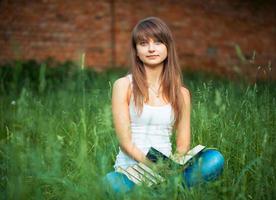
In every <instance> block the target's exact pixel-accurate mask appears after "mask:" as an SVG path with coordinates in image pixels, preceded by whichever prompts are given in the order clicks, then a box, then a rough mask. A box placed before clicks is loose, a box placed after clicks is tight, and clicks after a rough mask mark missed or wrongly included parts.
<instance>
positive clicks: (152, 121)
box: [114, 74, 174, 170]
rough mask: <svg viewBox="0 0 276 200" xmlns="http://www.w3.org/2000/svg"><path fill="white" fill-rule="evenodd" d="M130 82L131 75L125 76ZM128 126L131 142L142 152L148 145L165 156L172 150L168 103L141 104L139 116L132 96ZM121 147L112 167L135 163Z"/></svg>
mask: <svg viewBox="0 0 276 200" xmlns="http://www.w3.org/2000/svg"><path fill="white" fill-rule="evenodd" d="M127 77H128V78H129V80H130V83H131V84H132V76H131V75H130V74H129V75H128V76H127ZM129 114H130V126H131V138H132V142H133V143H134V144H135V145H136V146H137V147H138V148H139V149H140V150H141V151H142V152H143V153H144V154H147V152H148V150H149V148H150V147H154V148H155V149H157V150H159V151H160V152H162V153H163V154H165V155H166V156H169V155H170V154H171V151H172V147H171V141H170V136H171V134H172V127H173V123H174V115H173V109H172V107H171V105H170V104H166V105H163V106H150V105H147V104H144V105H143V110H142V113H141V115H140V116H138V114H137V113H136V109H135V104H134V100H133V96H132V95H131V98H130V103H129ZM136 163H137V161H135V160H134V159H132V158H131V157H130V156H128V155H127V154H126V153H124V152H123V151H122V150H121V148H119V153H118V155H117V157H116V161H115V165H114V168H115V170H116V169H117V167H118V166H120V167H122V168H124V169H126V168H127V167H128V166H131V165H134V164H136Z"/></svg>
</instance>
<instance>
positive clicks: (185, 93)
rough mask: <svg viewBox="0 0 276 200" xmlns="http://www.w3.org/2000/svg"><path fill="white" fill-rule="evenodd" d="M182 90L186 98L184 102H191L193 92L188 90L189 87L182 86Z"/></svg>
mask: <svg viewBox="0 0 276 200" xmlns="http://www.w3.org/2000/svg"><path fill="white" fill-rule="evenodd" d="M180 90H181V94H182V96H183V98H184V102H185V103H188V104H190V101H191V94H190V91H189V90H188V88H186V87H184V86H181V88H180Z"/></svg>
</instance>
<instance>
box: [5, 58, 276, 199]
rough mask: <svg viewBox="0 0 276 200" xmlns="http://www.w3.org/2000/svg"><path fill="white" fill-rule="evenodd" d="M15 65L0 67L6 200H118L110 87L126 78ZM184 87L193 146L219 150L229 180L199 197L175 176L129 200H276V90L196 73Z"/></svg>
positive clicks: (68, 67) (200, 190) (65, 67)
mask: <svg viewBox="0 0 276 200" xmlns="http://www.w3.org/2000/svg"><path fill="white" fill-rule="evenodd" d="M11 65H12V66H13V67H12V68H11V67H9V66H4V67H1V68H0V75H1V82H0V95H1V98H0V139H1V144H0V150H1V151H0V160H1V163H0V170H1V171H0V172H1V181H0V184H1V185H0V186H1V196H0V197H1V199H116V198H121V197H116V196H114V195H112V196H109V195H108V194H107V193H106V192H105V186H104V185H102V184H101V178H102V177H103V176H104V175H105V174H106V173H108V172H110V171H112V170H113V167H112V166H113V164H114V159H115V156H116V154H117V152H118V142H117V140H116V137H115V132H114V127H113V124H112V115H111V102H110V100H111V92H112V90H111V89H112V84H113V82H114V80H116V79H117V78H118V77H120V76H123V75H124V74H125V73H126V70H109V71H107V72H105V73H96V72H94V71H89V70H86V69H84V70H81V69H80V68H77V67H74V65H73V64H70V63H65V64H64V63H63V64H60V65H61V66H60V67H59V68H51V67H46V66H48V64H45V63H44V64H37V63H35V62H31V61H30V62H27V63H21V62H15V63H12V64H11ZM184 82H185V84H186V85H187V86H188V88H189V89H190V91H191V94H192V116H191V117H192V118H191V123H192V124H191V126H192V146H194V145H196V144H199V143H200V144H204V145H207V146H209V147H216V148H218V149H219V150H220V151H221V152H222V153H223V155H224V157H225V167H224V172H223V175H222V176H221V177H220V179H219V180H217V181H215V182H210V183H208V184H206V185H201V186H198V187H194V188H192V189H185V188H183V187H182V186H181V184H179V180H178V179H176V178H172V179H168V181H167V182H166V183H164V184H162V185H160V187H159V188H158V189H156V190H152V189H151V188H146V187H138V188H136V189H135V190H133V191H132V192H131V193H129V194H128V195H126V196H124V198H125V199H275V197H276V189H275V185H276V177H275V166H276V165H275V163H274V162H275V157H274V156H275V153H276V152H275V133H276V131H275V121H276V112H275V111H276V110H275V108H276V102H275V97H276V89H275V86H276V84H275V83H271V82H270V83H260V84H253V85H249V84H246V83H245V82H235V83H234V82H231V81H227V80H223V79H220V78H216V77H213V76H203V75H202V74H191V73H188V74H186V75H184ZM273 155H274V156H273Z"/></svg>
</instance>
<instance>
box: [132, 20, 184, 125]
mask: <svg viewBox="0 0 276 200" xmlns="http://www.w3.org/2000/svg"><path fill="white" fill-rule="evenodd" d="M149 38H152V39H155V40H158V41H160V42H162V43H163V44H164V45H166V47H167V52H168V56H167V58H166V59H165V60H164V67H163V71H162V73H161V77H160V78H161V88H163V89H162V96H163V98H165V99H166V101H168V102H169V103H170V104H171V105H172V108H173V111H174V120H175V121H174V122H175V123H174V128H175V127H176V125H177V124H178V123H179V121H180V118H181V111H182V109H183V102H184V99H183V97H182V95H181V86H182V85H183V83H182V73H181V69H180V66H179V64H178V57H177V54H176V49H175V43H174V40H173V37H172V33H171V31H170V29H169V28H168V26H167V25H166V24H165V22H163V21H162V20H161V19H159V18H157V17H148V18H146V19H143V20H141V21H139V22H138V23H137V25H136V26H135V27H134V29H133V31H132V38H131V61H132V67H131V73H132V77H133V79H132V80H133V96H134V102H135V106H136V108H137V110H138V114H141V112H142V109H143V104H144V102H147V101H148V100H149V94H148V83H147V80H146V72H145V68H144V65H143V63H142V61H141V60H140V59H139V57H138V56H137V50H136V44H137V43H138V42H139V41H143V40H148V39H149Z"/></svg>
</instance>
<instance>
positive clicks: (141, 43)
mask: <svg viewBox="0 0 276 200" xmlns="http://www.w3.org/2000/svg"><path fill="white" fill-rule="evenodd" d="M139 44H140V45H141V46H145V45H146V44H147V43H146V42H140V43H139Z"/></svg>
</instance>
